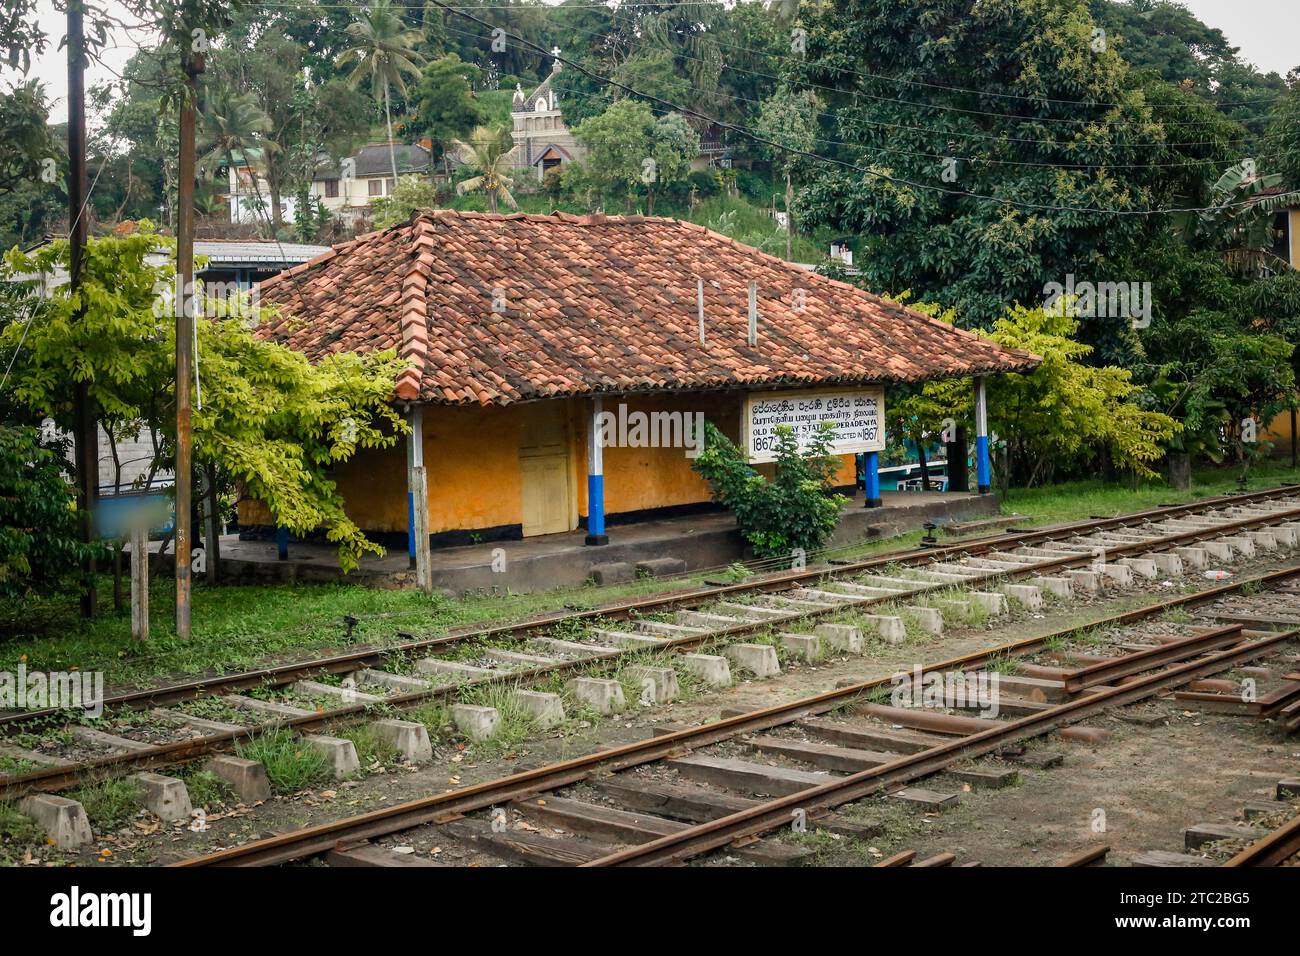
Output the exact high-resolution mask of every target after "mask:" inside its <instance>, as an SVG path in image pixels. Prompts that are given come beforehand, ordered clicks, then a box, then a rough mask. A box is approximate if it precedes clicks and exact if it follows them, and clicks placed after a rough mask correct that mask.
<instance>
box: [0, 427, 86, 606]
mask: <svg viewBox="0 0 1300 956" xmlns="http://www.w3.org/2000/svg"><path fill="white" fill-rule="evenodd" d="M65 450H66V449H65V448H64V447H62V446H54V447H51V446H47V445H45V444H43V443H42V442H41V439H40V432H39V431H38V430H37V429H35V428H24V427H14V426H11V425H0V594H3V595H5V596H7V597H15V596H21V595H25V594H29V593H31V592H32V591H34V590H39V591H41V592H43V593H57V592H64V591H69V590H71V589H72V588H74V587H75V586H76V585H77V584H79V583H80V582H81V577H82V576H81V571H80V568H81V562H82V561H83V560H84V559H85V558H87V557H89V556H90V555H91V554H93V553H96V552H98V550H99V549H92V548H90V547H88V546H86V545H84V544H82V543H81V541H80V538H79V534H78V529H79V523H78V521H77V513H76V511H75V508H74V497H73V489H72V485H71V484H70V483H69V481H68V474H67V460H66V458H64V456H63V452H64V451H65Z"/></svg>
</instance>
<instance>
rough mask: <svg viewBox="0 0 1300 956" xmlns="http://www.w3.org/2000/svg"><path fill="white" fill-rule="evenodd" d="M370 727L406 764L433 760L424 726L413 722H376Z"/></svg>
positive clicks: (430, 745)
mask: <svg viewBox="0 0 1300 956" xmlns="http://www.w3.org/2000/svg"><path fill="white" fill-rule="evenodd" d="M370 726H371V728H372V729H373V730H374V732H375V736H376V737H378V738H379V739H380V740H381V741H383V742H384V743H385V744H387V745H388V746H389V747H392V748H393V749H394V750H396V751H397V752H398V754H400V755H401V758H402V759H403V760H405V761H407V762H408V763H427V762H428V761H430V760H432V759H433V743H432V742H431V741H430V740H429V731H428V728H426V727H425V726H424V724H421V723H417V722H416V721H413V720H376V721H375V722H374V723H372V724H371V725H370Z"/></svg>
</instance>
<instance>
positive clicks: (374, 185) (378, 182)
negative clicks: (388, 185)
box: [366, 179, 384, 196]
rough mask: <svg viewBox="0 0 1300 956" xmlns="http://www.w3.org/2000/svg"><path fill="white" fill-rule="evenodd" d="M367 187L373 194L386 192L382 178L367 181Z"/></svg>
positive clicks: (380, 194) (377, 194) (378, 194)
mask: <svg viewBox="0 0 1300 956" xmlns="http://www.w3.org/2000/svg"><path fill="white" fill-rule="evenodd" d="M366 189H367V190H368V191H369V195H371V196H382V195H383V194H384V181H383V180H382V179H372V180H370V181H369V182H367V183H366Z"/></svg>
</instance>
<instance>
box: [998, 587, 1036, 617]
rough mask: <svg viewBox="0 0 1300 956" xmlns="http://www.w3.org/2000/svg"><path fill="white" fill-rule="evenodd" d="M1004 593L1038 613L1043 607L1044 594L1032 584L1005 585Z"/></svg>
mask: <svg viewBox="0 0 1300 956" xmlns="http://www.w3.org/2000/svg"><path fill="white" fill-rule="evenodd" d="M1002 592H1003V593H1004V594H1005V595H1006V596H1007V597H1009V598H1011V599H1012V600H1015V601H1018V602H1019V603H1021V604H1023V605H1024V606H1025V607H1027V608H1029V610H1031V611H1037V610H1038V609H1039V608H1041V607H1042V606H1043V592H1042V591H1040V590H1039V589H1038V588H1037V587H1035V586H1034V585H1032V584H1004V585H1002Z"/></svg>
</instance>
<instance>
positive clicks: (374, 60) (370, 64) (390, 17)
mask: <svg viewBox="0 0 1300 956" xmlns="http://www.w3.org/2000/svg"><path fill="white" fill-rule="evenodd" d="M347 33H348V37H349V38H350V39H351V46H349V47H348V49H346V50H345V51H343V54H342V56H340V57H339V58H338V66H339V68H340V69H342V68H345V67H349V66H351V67H352V73H351V75H350V77H349V79H350V80H351V82H352V83H353V85H356V84H359V83H361V82H362V81H364V80H369V82H370V92H371V94H372V95H373V96H374V97H375V98H376V99H380V100H382V101H383V104H384V121H385V123H386V124H387V128H388V159H389V161H390V162H391V163H392V166H393V179H397V151H396V149H395V148H394V144H393V101H392V91H393V89H394V88H395V89H397V91H398V92H399V93H401V94H402V96H403V97H405V95H406V80H407V78H408V77H418V76H419V75H420V67H421V66H423V64H424V57H423V56H422V55H421V54H420V53H418V52H417V51H416V49H415V47H416V45H417V44H418V43H419V42H420V33H419V31H417V30H410V29H407V27H406V24H405V22H404V21H403V20H402V16H401V13H400V10H399V8H397V7H395V6H394V5H393V3H392V0H372V2H371V4H370V5H369V6H368V7H362V8H361V9H360V10H359V11H357V19H356V20H355V21H354V22H353V23H350V24H349V25H348V29H347Z"/></svg>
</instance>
